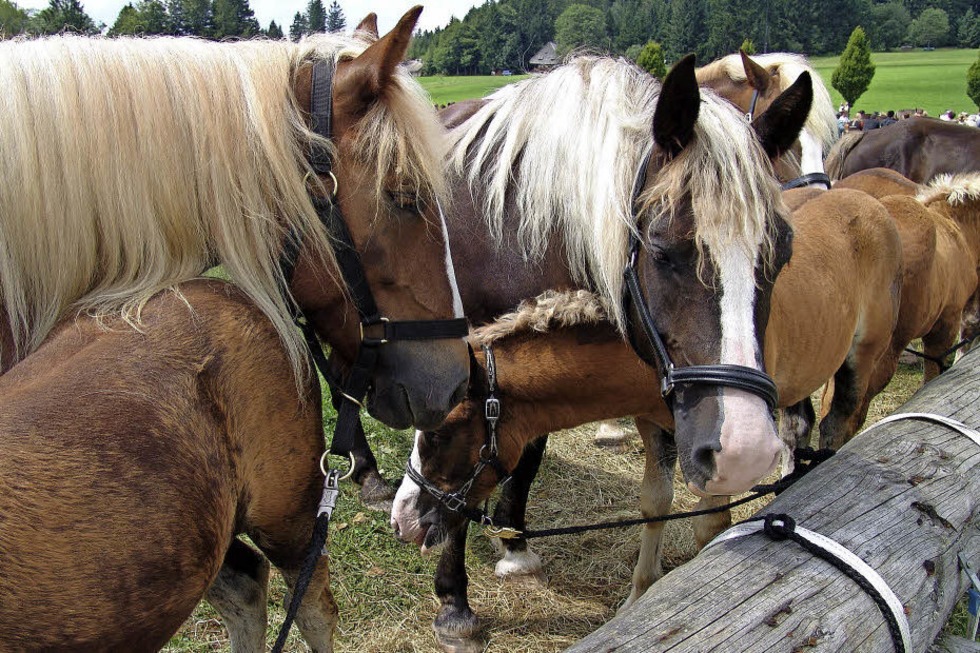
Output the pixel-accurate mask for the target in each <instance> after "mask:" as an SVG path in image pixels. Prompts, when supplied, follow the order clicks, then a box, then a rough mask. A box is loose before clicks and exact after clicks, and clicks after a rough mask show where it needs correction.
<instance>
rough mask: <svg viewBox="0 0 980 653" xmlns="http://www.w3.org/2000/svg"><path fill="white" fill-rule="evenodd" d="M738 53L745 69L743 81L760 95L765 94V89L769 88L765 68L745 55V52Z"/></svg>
mask: <svg viewBox="0 0 980 653" xmlns="http://www.w3.org/2000/svg"><path fill="white" fill-rule="evenodd" d="M738 53H739V55H741V57H742V67H743V68H745V79H746V81H748V83H749V86H751V87H752V88H754V89H755V90H757V91H759V93H760V94H761V93H765V92H766V89H768V88H769V82H770V77H769V73H768V72H767V71H766V69H765V68H763V67H762V66H760V65H759V64H757V63H756V62H755V60H754V59H752V57H750V56H749V55H747V54H745V50H739V51H738Z"/></svg>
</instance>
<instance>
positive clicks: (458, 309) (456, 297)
mask: <svg viewBox="0 0 980 653" xmlns="http://www.w3.org/2000/svg"><path fill="white" fill-rule="evenodd" d="M436 208H437V209H439V222H440V223H441V224H442V241H443V242H444V243H445V244H446V275H447V276H448V277H449V287H450V288H451V289H452V292H453V315H454V317H465V315H464V313H463V299H462V298H461V297H460V294H459V286H458V285H456V270H455V268H453V256H452V250H450V248H449V228H448V227H447V226H446V216H445V214H443V212H442V204H440V203H439V200H436Z"/></svg>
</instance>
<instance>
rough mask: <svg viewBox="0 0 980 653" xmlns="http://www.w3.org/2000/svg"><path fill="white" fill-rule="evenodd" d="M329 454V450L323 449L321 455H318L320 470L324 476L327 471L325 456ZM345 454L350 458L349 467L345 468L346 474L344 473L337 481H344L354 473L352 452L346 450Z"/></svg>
mask: <svg viewBox="0 0 980 653" xmlns="http://www.w3.org/2000/svg"><path fill="white" fill-rule="evenodd" d="M329 455H330V452H329V451H324V452H323V455H322V456H320V471H321V472H323V475H324V476H326V475H327V473H328V472H327V465H326V462H327V456H329ZM347 456H348V458H350V469H348V470H347V473H346V474H344V475H343V476H341V477H340V478H339V479H337V480H338V481H346V480H347V479H349V478H350V477H351V476H353V475H354V454H353V453H350V452H348V454H347Z"/></svg>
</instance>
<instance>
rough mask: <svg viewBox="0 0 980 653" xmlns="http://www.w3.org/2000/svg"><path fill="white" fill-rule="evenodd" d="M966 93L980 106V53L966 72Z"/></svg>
mask: <svg viewBox="0 0 980 653" xmlns="http://www.w3.org/2000/svg"><path fill="white" fill-rule="evenodd" d="M966 94H967V95H968V96H970V99H971V100H973V104H975V105H977V107H978V108H980V54H978V55H977V60H976V61H974V62H973V65H971V66H970V69H969V70H968V71H967V72H966Z"/></svg>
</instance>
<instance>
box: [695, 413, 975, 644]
mask: <svg viewBox="0 0 980 653" xmlns="http://www.w3.org/2000/svg"><path fill="white" fill-rule="evenodd" d="M906 419H917V420H923V421H927V422H935V423H937V424H942V425H943V426H946V427H948V428H951V429H953V430H954V431H957V432H959V433H962V434H963V435H965V436H966V437H968V438H970V439H971V440H973V442H974V443H976V445H977V446H980V432H977V431H976V430H974V429H971V428H970V427H969V426H967V425H966V424H964V423H963V422H960V421H958V420H955V419H953V418H951V417H945V416H943V415H935V414H933V413H896V414H895V415H890V416H889V417H886V418H884V419H882V420H880V421H878V422H876V423H874V424H872V425H871V426H869V427H868V428H866V429H864V430H863V431H861V434H864V433H867V432H868V431H870V430H871V429H874V428H877V427H879V426H881V425H882V424H888V423H891V422H897V421H900V420H906ZM859 435H860V434H859ZM776 523H777V524H778V523H780V522H779V521H777V522H776ZM764 527H765V524H764V523H763V522H762V521H761V520H758V521H751V522H744V523H741V524H737V525H735V526H733V527H732V528H730V529H728V530H727V531H725V532H724V533H722V534H720V535H719V536H718V537H716V538H715V539H713V540H711V542H709V543H708V545H707V546H705V547H704V548H705V549H708V548H710V547H712V546H715V545H716V544H721V543H722V542H727V541H728V540H733V539H736V538H739V537H744V536H746V535H751V534H752V533H758V532H759V531H761V530H763V528H764ZM793 530H794V532H795V533H798V534H799V535H800V537H802V538H803V539H805V540H807V541H808V542H810V543H811V544H813V545H814V546H817V547H819V548H821V549H823V550H824V551H827V552H829V553H832V554H833V555H835V556H837V557H838V558H840V559H841V560H843V561H844V562H846V563H847V564H848V565H850V567H851V568H852V569H854V570H855V571H857V572H858V573H859V574H861V575H862V576H864V578H865V579H867V581H868V582H869V583H871V585H872V586H874V588H875V589H877V590H878V592H879V593H880V594H881V596H882V597H883V598H884V599H885V603H886V604H888V607H889V609H890V610H891V611H892V614H893V615H895V621H896V622H897V623H898V630H899V632H900V633H901V636H902V643H903V644H904V645H905V650H906V651H911V650H912V641H911V635H910V634H909V622H908V619H907V618H906V617H905V608H904V606H903V605H902V602H901V601H900V600H899V598H898V596H896V594H895V592H893V591H892V589H891V587H889V586H888V583H886V582H885V579H883V578H882V577H881V576H880V575H879V574H878V572H877V571H875V570H874V569H872V568H871V567H869V566H868V564H867V563H866V562H864V560H862V559H861V558H859V557H858V556H856V555H855V554H854V553H852V552H851V551H850V550H849V549H847V548H845V547H844V546H843V545H841V544H839V543H838V542H835V541H834V540H832V539H830V538H829V537H827V536H825V535H821V534H820V533H817V532H815V531H811V530H809V529H807V528H803V527H802V526H796V527H795V528H794V529H793Z"/></svg>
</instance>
